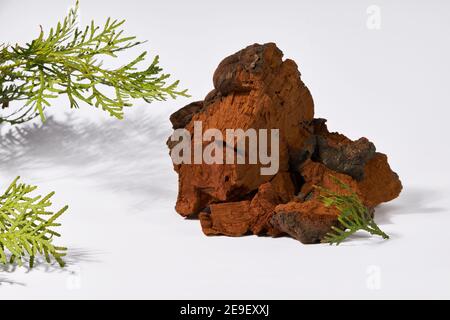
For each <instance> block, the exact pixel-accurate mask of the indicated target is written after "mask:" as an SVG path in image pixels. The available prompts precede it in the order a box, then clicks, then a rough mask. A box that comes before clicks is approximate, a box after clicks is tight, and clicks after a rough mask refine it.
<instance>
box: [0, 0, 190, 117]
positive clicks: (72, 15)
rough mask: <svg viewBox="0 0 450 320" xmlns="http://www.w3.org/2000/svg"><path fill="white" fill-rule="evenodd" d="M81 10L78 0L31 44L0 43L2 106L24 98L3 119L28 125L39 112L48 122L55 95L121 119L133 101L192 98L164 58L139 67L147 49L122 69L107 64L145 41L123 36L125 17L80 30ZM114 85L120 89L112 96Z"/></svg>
mask: <svg viewBox="0 0 450 320" xmlns="http://www.w3.org/2000/svg"><path fill="white" fill-rule="evenodd" d="M78 9H79V1H78V0H77V1H76V4H75V6H74V7H73V8H72V9H71V10H70V11H69V13H68V15H67V16H66V17H65V18H64V20H63V21H62V22H59V23H58V24H57V26H56V27H55V28H52V29H51V30H50V32H49V34H48V35H45V33H44V31H43V30H42V27H41V32H40V34H39V36H38V38H36V39H35V40H33V41H31V42H30V43H27V44H26V45H25V46H20V45H14V46H11V45H6V44H0V108H2V109H8V108H10V106H11V104H10V103H11V102H12V101H23V106H22V107H20V108H18V110H16V111H15V112H12V113H10V114H8V115H7V116H0V123H2V122H6V123H10V124H18V123H23V122H25V121H28V120H31V119H33V118H34V117H36V116H38V115H39V116H40V117H41V119H42V121H44V120H45V114H44V109H45V108H46V107H49V106H50V99H54V98H57V97H58V96H60V95H65V96H66V97H67V98H68V101H69V103H70V107H71V108H78V107H79V103H80V102H85V103H87V104H89V105H91V106H95V107H97V108H101V109H103V110H104V111H106V112H108V113H109V114H110V115H111V116H113V117H116V118H119V119H122V118H123V109H124V107H129V106H131V105H132V103H131V99H143V100H144V101H146V102H151V101H153V100H165V99H167V98H168V97H171V98H176V97H177V96H188V95H187V91H186V90H181V91H179V90H177V86H178V83H179V82H178V81H175V82H173V83H171V84H168V83H166V81H167V79H168V78H169V77H170V75H168V74H162V73H161V72H162V69H161V68H160V67H159V65H158V63H159V57H158V56H156V57H155V58H154V59H153V62H152V63H151V64H150V65H149V66H148V67H147V68H146V69H144V70H138V69H137V65H138V64H139V63H140V62H143V61H144V60H145V57H146V55H147V52H143V53H142V54H140V55H139V56H138V57H137V58H136V59H134V60H133V61H131V62H129V63H127V64H125V65H123V66H121V67H119V68H116V69H108V68H104V67H103V66H102V64H103V62H102V60H101V59H100V58H101V57H102V56H110V57H113V58H116V57H117V54H118V53H119V52H121V51H125V50H127V49H131V48H133V47H136V46H138V45H140V44H142V42H139V41H136V37H133V36H125V35H124V34H123V30H121V26H122V25H123V24H124V22H125V20H121V21H119V20H112V19H110V18H108V20H107V21H106V23H105V24H104V25H103V26H102V27H100V26H97V25H96V24H95V23H94V21H92V22H91V23H90V25H88V26H86V27H85V28H84V29H80V28H79V27H78V26H77V20H78ZM108 88H112V89H113V90H112V91H113V92H114V93H109V94H108V93H107V91H108ZM105 89H106V90H105ZM110 91H111V90H110Z"/></svg>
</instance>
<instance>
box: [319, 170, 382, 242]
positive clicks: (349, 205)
mask: <svg viewBox="0 0 450 320" xmlns="http://www.w3.org/2000/svg"><path fill="white" fill-rule="evenodd" d="M333 180H334V182H335V183H336V184H337V185H338V186H340V187H341V188H342V189H343V190H346V191H347V192H345V193H346V194H339V193H336V192H333V191H331V190H328V189H325V188H322V187H317V188H318V189H319V190H320V192H321V195H320V198H321V200H322V202H323V203H324V204H325V206H334V207H335V208H336V209H337V210H339V212H340V215H339V217H338V221H339V223H340V225H341V227H334V226H333V227H332V231H330V232H329V233H327V234H326V235H325V237H324V238H323V239H322V242H324V243H329V244H336V245H339V244H340V243H341V242H342V241H344V240H345V239H347V237H349V236H350V235H352V234H354V233H355V232H357V231H359V230H364V231H367V232H369V233H370V234H372V235H378V236H381V237H382V238H383V239H389V236H388V235H387V234H386V233H384V232H383V231H382V230H381V229H380V228H379V227H378V225H377V224H376V223H375V221H374V219H373V216H372V214H371V213H370V211H369V209H368V208H367V207H366V206H365V205H364V204H363V203H362V201H361V199H360V198H359V196H358V195H357V194H356V193H355V192H354V191H353V190H352V189H351V188H350V187H349V186H348V185H346V184H345V183H343V182H342V181H340V180H339V179H338V178H336V177H333Z"/></svg>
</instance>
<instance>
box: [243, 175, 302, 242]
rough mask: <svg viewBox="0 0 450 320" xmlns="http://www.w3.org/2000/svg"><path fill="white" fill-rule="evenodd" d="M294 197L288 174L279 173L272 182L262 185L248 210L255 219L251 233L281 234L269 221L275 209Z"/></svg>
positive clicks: (293, 189) (292, 185)
mask: <svg viewBox="0 0 450 320" xmlns="http://www.w3.org/2000/svg"><path fill="white" fill-rule="evenodd" d="M294 195H295V188H294V184H293V183H292V179H291V176H290V173H289V172H280V173H278V174H277V175H276V176H275V177H274V178H273V180H272V181H270V182H266V183H264V184H262V185H261V186H260V187H259V188H258V193H257V194H256V195H255V197H254V198H253V199H252V202H251V204H250V210H251V211H252V214H253V216H254V217H255V218H254V221H253V223H252V226H251V231H252V233H253V234H256V235H264V234H267V235H271V236H277V235H279V234H280V233H281V232H280V231H279V230H277V229H276V228H274V227H273V226H272V224H271V223H270V219H271V218H272V215H273V212H274V209H275V207H276V206H277V205H278V204H281V203H286V202H288V201H290V200H291V199H292V198H293V197H294Z"/></svg>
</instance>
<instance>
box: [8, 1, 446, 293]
mask: <svg viewBox="0 0 450 320" xmlns="http://www.w3.org/2000/svg"><path fill="white" fill-rule="evenodd" d="M71 3H72V1H60V0H58V1H56V0H55V1H48V0H45V1H44V0H42V1H24V0H20V1H18V0H14V1H13V0H0V39H1V41H5V42H10V43H15V42H23V41H27V40H29V39H32V38H33V37H34V36H35V35H36V34H37V32H38V25H39V24H43V25H44V27H49V26H52V25H53V24H54V23H55V21H56V19H57V18H58V17H60V16H61V15H62V14H63V13H65V12H66V10H67V8H68V6H69V5H70V4H71ZM371 4H376V5H379V7H380V9H381V18H382V20H381V21H382V23H381V29H380V30H368V29H367V27H366V19H367V15H366V9H367V7H368V6H369V5H371ZM81 5H82V21H83V22H87V21H89V20H90V19H91V18H95V19H96V20H97V21H99V22H100V21H103V18H104V17H106V16H112V17H119V18H121V17H122V18H126V19H127V24H126V29H127V31H128V33H129V34H136V35H138V36H139V38H141V39H148V40H149V43H148V44H146V45H144V47H143V49H148V50H149V51H150V52H151V53H152V54H156V53H158V54H160V55H161V64H162V66H164V67H165V70H166V71H168V72H170V73H172V74H173V76H174V78H177V79H180V80H181V81H182V84H183V85H184V86H186V87H188V88H189V89H190V93H191V94H192V96H193V97H192V99H181V100H177V101H169V102H166V103H155V104H153V105H148V106H146V105H144V104H141V103H138V106H136V107H135V108H132V109H130V110H129V111H128V112H127V119H126V120H125V121H123V122H117V121H111V120H109V119H107V117H106V116H105V115H103V114H102V113H101V112H99V111H92V110H89V108H88V107H86V108H85V109H84V110H80V111H76V112H70V113H69V114H70V115H71V118H70V119H66V118H65V116H64V113H65V112H66V111H67V109H64V102H63V101H59V102H57V103H56V105H55V107H54V108H52V109H49V110H48V113H49V114H50V113H52V114H56V118H55V119H54V120H51V121H48V122H47V124H46V125H45V126H44V128H31V129H29V132H28V133H27V134H25V135H22V137H21V138H20V139H19V141H20V143H16V144H14V145H13V146H12V144H8V143H10V142H8V140H7V139H8V138H7V136H6V135H5V133H6V132H7V131H8V128H3V130H2V131H3V135H2V136H1V137H2V138H1V139H2V140H1V143H0V145H1V146H2V149H1V150H0V184H1V188H2V189H3V188H5V187H6V185H7V184H8V183H9V182H10V180H11V179H12V178H13V177H15V176H16V175H21V176H22V177H23V181H26V182H30V183H36V184H38V185H39V186H40V190H41V191H42V192H47V191H51V190H56V191H57V195H56V197H55V205H56V206H58V205H59V206H62V205H63V204H66V203H68V204H69V205H70V211H69V213H68V214H67V216H66V217H65V218H64V219H63V221H62V222H63V229H62V230H61V231H62V234H63V238H62V239H60V243H63V244H67V245H68V246H69V247H70V256H69V258H68V261H69V267H68V268H67V269H65V270H60V269H59V268H57V267H54V266H51V267H47V266H46V265H45V264H40V265H38V267H37V268H35V269H33V270H32V271H28V270H26V269H23V268H16V269H15V270H11V269H7V268H3V269H0V299H7V298H274V299H279V298H450V257H449V254H450V250H449V249H450V245H449V239H448V233H449V225H450V216H449V213H450V210H449V205H450V203H449V198H448V196H447V195H448V193H449V192H450V183H449V169H448V168H449V165H448V164H449V162H450V152H449V149H448V142H447V140H446V139H447V138H448V137H449V129H448V117H449V111H448V110H449V102H450V97H449V95H450V93H449V92H450V91H449V89H448V88H449V84H450V81H449V75H450V62H449V59H448V57H449V56H450V46H449V43H448V41H447V39H448V34H449V31H450V20H449V19H448V16H449V12H450V3H449V2H448V1H444V0H442V1H437V0H435V1H427V2H424V1H373V2H372V1H356V0H355V1H339V4H338V3H337V1H310V2H306V1H282V0H279V1H276V5H275V4H274V2H273V1H245V2H244V1H166V0H165V1H145V2H144V1H138V0H128V1H127V2H126V6H124V2H123V1H111V0H110V1H106V0H105V1H103V0H102V1H81ZM1 41H0V42H1ZM268 41H273V42H276V43H277V44H278V45H279V47H280V48H281V49H282V50H283V51H284V53H285V56H286V57H289V58H292V59H294V60H295V61H297V63H298V65H299V67H300V70H301V72H302V75H303V80H304V81H305V83H306V84H307V85H308V87H309V88H310V89H311V91H312V94H313V96H314V98H315V104H316V115H317V116H320V117H326V118H327V119H328V120H329V124H330V127H331V129H332V130H339V131H341V132H343V133H345V134H347V135H349V136H350V137H351V138H358V137H359V136H363V135H364V136H366V137H368V138H370V139H371V140H372V141H373V142H374V143H375V144H376V146H377V149H378V150H379V151H381V152H384V153H387V154H388V155H389V158H390V163H391V166H392V167H393V168H394V170H396V171H397V172H398V174H399V175H400V177H401V179H402V181H403V184H404V191H403V193H402V195H401V197H400V198H399V199H397V200H395V201H393V202H391V203H389V204H386V205H384V206H382V207H380V208H379V209H378V211H377V221H378V222H379V224H380V225H381V226H382V228H384V229H385V231H386V232H387V233H389V234H390V235H391V236H392V239H391V240H389V241H380V240H378V239H376V238H370V239H367V238H358V239H355V240H353V241H351V242H347V243H344V244H343V245H341V246H339V247H329V246H326V245H313V246H305V245H302V244H300V243H299V242H296V241H294V240H292V239H287V238H282V239H270V238H257V237H244V238H226V237H216V238H207V237H205V236H204V235H203V234H202V232H201V230H200V226H199V223H198V221H185V220H183V219H182V218H180V217H179V216H178V215H177V214H176V213H175V211H174V210H173V207H174V204H175V200H176V194H177V176H176V174H175V173H174V172H173V171H172V167H171V163H170V158H169V156H168V154H167V149H166V146H165V140H166V137H167V136H168V134H169V133H170V125H169V122H168V120H167V119H168V115H169V114H170V113H171V112H173V111H174V110H176V109H178V108H179V107H181V106H183V105H184V104H186V103H187V102H189V101H191V100H192V101H193V100H197V99H201V98H203V97H204V96H205V95H206V93H207V92H209V90H210V89H211V88H212V81H211V78H212V73H213V71H214V69H215V67H216V66H217V64H218V63H219V61H220V60H221V59H222V58H224V57H225V56H227V55H229V54H231V53H233V52H235V51H237V50H239V49H241V48H242V47H244V46H246V45H248V44H251V43H254V42H260V43H263V42H268ZM134 53H136V52H134ZM122 57H123V58H124V59H127V58H129V57H130V56H129V55H125V56H122ZM22 128H23V127H22ZM5 145H8V146H12V147H8V148H6V147H5ZM377 279H378V280H379V283H378V284H379V286H378V285H377Z"/></svg>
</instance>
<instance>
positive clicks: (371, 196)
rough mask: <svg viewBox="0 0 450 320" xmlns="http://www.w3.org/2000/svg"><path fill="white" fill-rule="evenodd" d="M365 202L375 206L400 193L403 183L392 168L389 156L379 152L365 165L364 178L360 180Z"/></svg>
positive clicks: (360, 190)
mask: <svg viewBox="0 0 450 320" xmlns="http://www.w3.org/2000/svg"><path fill="white" fill-rule="evenodd" d="M358 189H359V192H360V193H361V195H362V197H363V202H364V203H365V204H366V205H367V206H368V207H375V206H377V205H379V204H380V203H382V202H388V201H391V200H393V199H395V198H397V197H398V196H399V195H400V192H401V191H402V183H401V181H400V179H399V177H398V175H397V174H396V173H395V172H393V171H392V170H391V167H390V166H389V163H388V161H387V156H386V155H385V154H383V153H377V154H376V155H375V156H374V157H373V158H372V159H371V160H369V162H368V163H367V164H366V166H365V167H364V179H363V180H362V181H359V182H358Z"/></svg>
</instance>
